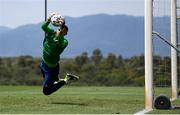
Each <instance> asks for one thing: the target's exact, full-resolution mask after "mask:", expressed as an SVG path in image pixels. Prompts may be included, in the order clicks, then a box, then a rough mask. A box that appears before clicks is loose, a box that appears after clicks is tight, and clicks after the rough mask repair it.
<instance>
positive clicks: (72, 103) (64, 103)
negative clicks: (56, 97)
mask: <svg viewBox="0 0 180 115" xmlns="http://www.w3.org/2000/svg"><path fill="white" fill-rule="evenodd" d="M51 104H58V105H79V106H88V104H86V103H75V102H52V103H51Z"/></svg>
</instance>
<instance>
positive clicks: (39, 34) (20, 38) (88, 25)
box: [0, 14, 144, 57]
mask: <svg viewBox="0 0 180 115" xmlns="http://www.w3.org/2000/svg"><path fill="white" fill-rule="evenodd" d="M66 23H67V24H68V26H69V33H68V35H67V36H66V38H67V39H68V41H69V46H68V47H67V49H66V50H65V52H64V53H63V57H74V56H76V55H79V54H81V53H82V52H84V51H86V52H88V53H89V54H90V55H91V52H92V51H93V50H94V49H95V48H100V49H101V51H102V52H103V55H107V54H108V53H109V52H113V53H115V54H116V55H122V56H124V57H130V56H135V55H141V54H143V52H144V50H143V49H144V18H143V17H134V16H126V15H106V14H98V15H91V16H84V17H78V18H72V17H66ZM3 28H4V27H3ZM1 29H2V27H0V30H1ZM43 38H44V33H43V31H42V30H41V23H38V24H28V25H23V26H20V27H17V28H15V29H8V30H7V31H2V32H1V33H0V56H19V55H32V56H38V57H39V56H41V49H42V41H43Z"/></svg>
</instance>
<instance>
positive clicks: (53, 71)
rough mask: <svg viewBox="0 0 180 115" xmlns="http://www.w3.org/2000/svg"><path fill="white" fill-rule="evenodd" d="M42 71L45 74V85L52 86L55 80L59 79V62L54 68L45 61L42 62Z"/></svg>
mask: <svg viewBox="0 0 180 115" xmlns="http://www.w3.org/2000/svg"><path fill="white" fill-rule="evenodd" d="M40 69H41V73H42V74H43V78H44V82H43V86H46V87H48V86H51V85H53V84H54V82H55V81H58V80H59V78H58V75H59V69H60V67H59V64H58V65H57V66H56V67H54V68H49V67H48V66H47V65H46V64H45V63H44V62H43V61H42V62H41V64H40Z"/></svg>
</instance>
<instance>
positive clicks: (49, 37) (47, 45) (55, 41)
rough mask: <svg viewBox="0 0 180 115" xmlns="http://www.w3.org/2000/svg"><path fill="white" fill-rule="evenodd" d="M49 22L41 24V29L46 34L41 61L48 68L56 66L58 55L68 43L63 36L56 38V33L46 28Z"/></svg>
mask: <svg viewBox="0 0 180 115" xmlns="http://www.w3.org/2000/svg"><path fill="white" fill-rule="evenodd" d="M49 23H50V22H48V21H45V22H44V23H43V24H42V29H43V30H44V32H45V33H46V36H45V38H44V42H43V56H42V60H43V61H44V63H45V64H47V66H48V67H55V66H57V64H58V62H59V60H60V54H61V53H62V52H63V51H64V49H65V48H66V47H67V45H68V41H67V40H66V39H65V38H64V36H63V35H60V36H56V31H55V30H53V29H52V28H50V27H48V25H49Z"/></svg>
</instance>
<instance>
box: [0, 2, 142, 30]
mask: <svg viewBox="0 0 180 115" xmlns="http://www.w3.org/2000/svg"><path fill="white" fill-rule="evenodd" d="M51 12H60V13H61V14H62V15H64V16H71V17H80V16H86V15H92V14H100V13H105V14H112V15H116V14H120V15H121V14H125V15H133V16H143V15H144V0H48V14H49V13H51ZM43 20H44V0H0V26H7V27H10V28H15V27H18V26H20V25H24V24H36V23H39V22H41V21H43Z"/></svg>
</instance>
